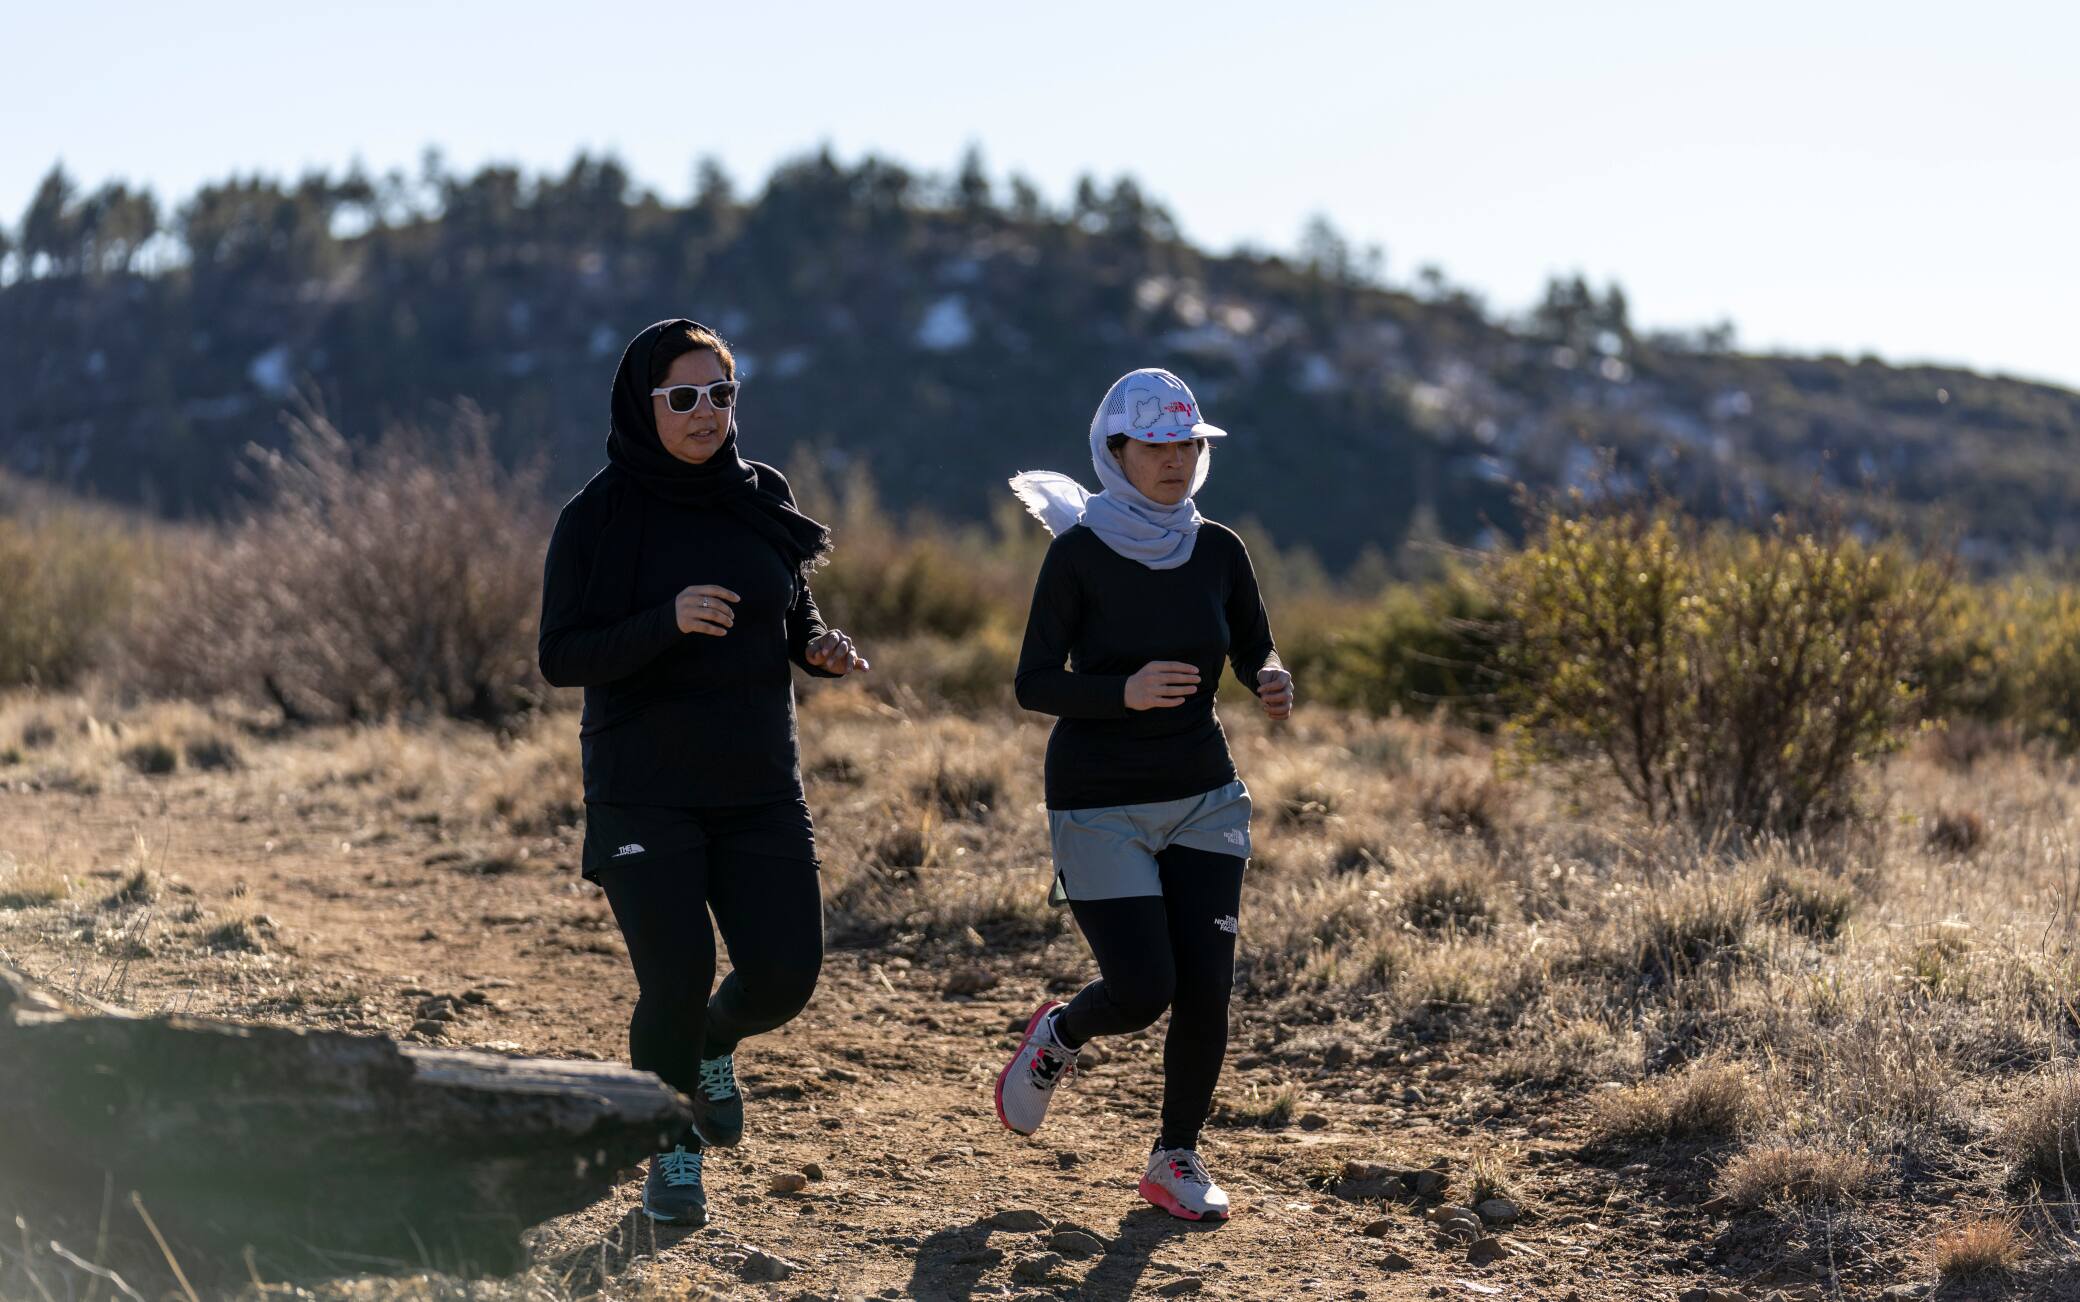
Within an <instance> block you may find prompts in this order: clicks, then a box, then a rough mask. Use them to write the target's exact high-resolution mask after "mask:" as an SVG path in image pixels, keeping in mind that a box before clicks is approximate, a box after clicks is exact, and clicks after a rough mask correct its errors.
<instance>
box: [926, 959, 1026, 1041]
mask: <svg viewBox="0 0 2080 1302" xmlns="http://www.w3.org/2000/svg"><path fill="white" fill-rule="evenodd" d="M999 979H1000V978H999V977H998V976H997V974H996V973H994V972H992V971H990V970H989V969H988V968H986V967H981V966H969V967H958V968H955V969H954V970H953V972H952V973H951V974H950V975H948V976H947V978H946V985H945V992H946V993H947V994H949V995H979V994H981V993H982V992H983V991H985V990H992V989H995V988H996V985H997V982H998V980H999ZM1020 1029H1021V1030H1023V1029H1024V1028H1023V1027H1021V1028H1020Z"/></svg>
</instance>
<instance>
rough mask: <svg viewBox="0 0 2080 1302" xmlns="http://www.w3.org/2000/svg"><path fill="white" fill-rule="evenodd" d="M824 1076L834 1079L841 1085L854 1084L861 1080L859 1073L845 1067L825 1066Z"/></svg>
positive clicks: (826, 1078) (827, 1078)
mask: <svg viewBox="0 0 2080 1302" xmlns="http://www.w3.org/2000/svg"><path fill="white" fill-rule="evenodd" d="M823 1078H824V1079H825V1080H834V1081H836V1082H838V1083H839V1084H840V1085H854V1084H857V1083H858V1082H859V1073H858V1072H853V1071H847V1070H845V1069H844V1068H843V1067H825V1068H824V1069H823Z"/></svg>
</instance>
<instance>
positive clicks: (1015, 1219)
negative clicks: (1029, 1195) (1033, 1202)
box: [985, 1207, 1054, 1232]
mask: <svg viewBox="0 0 2080 1302" xmlns="http://www.w3.org/2000/svg"><path fill="white" fill-rule="evenodd" d="M985 1224H987V1225H988V1226H989V1227H990V1228H991V1229H997V1230H1016V1231H1020V1232H1026V1231H1031V1230H1045V1229H1050V1228H1052V1227H1053V1225H1054V1222H1053V1221H1050V1220H1048V1219H1047V1218H1046V1217H1045V1216H1042V1215H1041V1214H1040V1213H1038V1212H1036V1211H1034V1210H1032V1209H1031V1208H1029V1207H1007V1208H1005V1209H1004V1210H1003V1211H1000V1212H998V1213H997V1214H996V1215H994V1216H992V1217H990V1218H989V1220H988V1221H987V1222H985Z"/></svg>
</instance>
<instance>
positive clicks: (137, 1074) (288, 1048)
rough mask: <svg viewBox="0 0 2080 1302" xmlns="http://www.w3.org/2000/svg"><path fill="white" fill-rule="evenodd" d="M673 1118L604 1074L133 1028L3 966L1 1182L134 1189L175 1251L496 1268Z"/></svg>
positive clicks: (631, 1077)
mask: <svg viewBox="0 0 2080 1302" xmlns="http://www.w3.org/2000/svg"><path fill="white" fill-rule="evenodd" d="M687 1115H688V1114H687V1111H686V1105H685V1100H684V1099H683V1098H682V1097H681V1096H680V1095H678V1094H677V1093H676V1092H675V1091H673V1090H672V1089H670V1088H669V1087H667V1086H666V1085H664V1084H663V1083H662V1082H661V1081H659V1080H658V1079H657V1078H656V1077H655V1076H654V1075H651V1074H650V1073H649V1072H639V1071H632V1070H630V1069H629V1068H626V1067H621V1066H618V1065H613V1064H605V1063H592V1062H566V1061H561V1060H555V1059H545V1058H505V1057H500V1056H497V1055H495V1054H485V1053H471V1052H466V1051H460V1050H450V1049H433V1048H422V1047H419V1046H400V1045H398V1044H397V1043H395V1042H394V1041H392V1040H390V1039H389V1038H387V1037H382V1036H366V1035H353V1034H348V1033H345V1032H336V1031H310V1030H301V1029H296V1028H288V1027H266V1026H245V1025H239V1024H236V1023H230V1022H220V1021H210V1020H206V1019H202V1018H195V1017H178V1016H171V1017H137V1016H133V1015H130V1014H127V1013H124V1012H122V1011H120V1010H117V1009H112V1008H108V1007H106V1006H103V1005H95V1004H91V1003H90V1002H89V1003H87V1004H84V1005H83V1004H82V1003H81V1001H79V1000H77V999H68V998H67V997H65V996H62V995H59V994H57V993H55V992H51V991H48V990H44V989H39V988H38V987H36V986H34V985H32V984H31V983H30V982H28V981H27V980H26V979H25V978H23V977H22V976H20V974H18V973H13V972H10V971H9V970H8V969H6V968H0V1177H4V1180H5V1183H7V1184H9V1185H12V1186H14V1187H15V1188H16V1189H17V1190H18V1191H27V1192H29V1193H32V1194H33V1195H34V1196H35V1197H36V1198H37V1200H38V1203H39V1205H40V1206H43V1207H45V1208H49V1209H54V1214H62V1210H63V1209H65V1208H74V1209H80V1210H90V1211H91V1212H92V1213H93V1214H95V1215H98V1214H99V1209H100V1208H101V1207H102V1206H103V1203H104V1197H105V1193H106V1192H107V1191H110V1190H112V1191H113V1192H114V1193H115V1195H116V1206H117V1207H118V1208H125V1209H127V1208H128V1207H130V1206H131V1203H130V1201H129V1195H130V1193H131V1192H132V1191H134V1192H135V1193H136V1194H137V1196H138V1200H139V1201H141V1202H142V1203H143V1205H144V1207H145V1208H146V1209H147V1211H148V1212H149V1214H150V1216H151V1219H152V1220H153V1221H155V1222H156V1223H157V1225H158V1227H159V1228H160V1229H161V1230H162V1231H164V1233H165V1235H166V1237H167V1238H168V1240H169V1241H170V1242H171V1243H172V1245H173V1248H174V1250H175V1252H176V1254H177V1255H184V1260H192V1259H195V1258H198V1257H199V1258H206V1259H216V1260H221V1261H224V1262H230V1263H239V1262H242V1260H243V1257H244V1253H245V1250H246V1249H247V1248H248V1247H250V1248H251V1249H253V1251H254V1253H255V1255H256V1257H257V1258H258V1259H259V1260H260V1261H261V1262H263V1263H267V1264H268V1265H271V1266H273V1267H275V1268H277V1269H278V1270H279V1271H280V1274H281V1276H282V1277H285V1278H286V1277H289V1276H291V1275H298V1274H304V1273H308V1272H309V1271H311V1270H313V1269H323V1268H324V1267H325V1266H326V1265H327V1264H331V1265H334V1266H351V1268H352V1269H355V1270H366V1269H368V1268H370V1266H371V1265H372V1264H376V1265H380V1264H381V1263H386V1262H387V1263H394V1264H395V1265H396V1266H398V1267H400V1268H407V1267H408V1268H413V1269H417V1268H421V1267H428V1266H431V1267H437V1268H440V1269H443V1270H447V1271H450V1272H454V1273H485V1272H494V1273H495V1272H505V1271H509V1270H512V1269H515V1268H517V1267H518V1266H519V1265H520V1264H521V1263H522V1260H523V1257H522V1247H521V1241H520V1236H521V1233H522V1232H523V1231H524V1230H526V1229H527V1228H529V1227H531V1226H534V1225H537V1224H540V1223H541V1222H543V1221H545V1220H548V1219H550V1218H552V1217H555V1216H560V1215H563V1214H566V1213H569V1212H573V1211H577V1210H580V1209H582V1208H584V1207H587V1206H589V1205H591V1204H592V1203H594V1202H597V1201H598V1200H599V1199H600V1198H601V1197H603V1196H604V1195H605V1194H606V1193H607V1191H608V1190H609V1188H611V1187H612V1185H613V1182H614V1179H615V1176H616V1174H617V1173H618V1172H619V1171H620V1170H622V1169H625V1168H627V1167H631V1166H634V1165H636V1164H637V1162H638V1161H639V1160H640V1159H641V1158H642V1157H643V1156H644V1155H646V1154H649V1153H652V1152H655V1151H657V1150H658V1149H660V1148H662V1147H665V1146H668V1145H669V1143H670V1136H672V1135H674V1134H676V1133H677V1132H678V1131H679V1130H680V1128H681V1127H682V1126H683V1125H684V1124H685V1122H686V1119H687ZM238 1268H239V1269H240V1270H241V1271H243V1270H244V1269H245V1267H244V1266H243V1265H242V1264H241V1265H240V1266H239V1267H238Z"/></svg>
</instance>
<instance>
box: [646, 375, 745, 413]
mask: <svg viewBox="0 0 2080 1302" xmlns="http://www.w3.org/2000/svg"><path fill="white" fill-rule="evenodd" d="M650 396H651V397H653V398H663V399H664V405H665V406H667V407H670V408H671V409H672V410H673V411H675V412H678V413H679V414H680V415H682V416H683V415H685V414H686V413H687V412H689V411H692V410H693V409H694V408H695V407H698V406H700V405H701V399H702V398H706V399H707V400H708V405H709V406H710V407H713V408H714V409H715V410H717V411H728V410H729V409H730V408H731V407H734V406H736V405H737V381H735V380H717V381H715V383H713V384H675V385H673V386H671V387H670V388H668V389H652V390H651V391H650Z"/></svg>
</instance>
